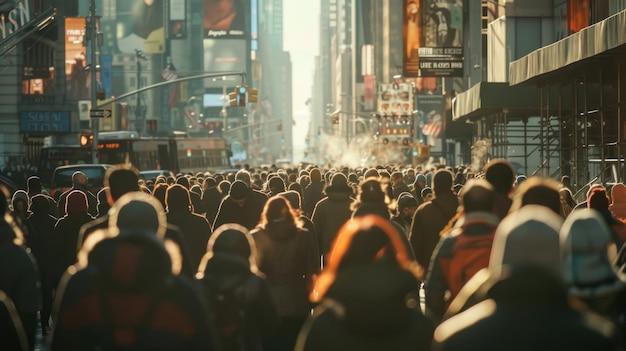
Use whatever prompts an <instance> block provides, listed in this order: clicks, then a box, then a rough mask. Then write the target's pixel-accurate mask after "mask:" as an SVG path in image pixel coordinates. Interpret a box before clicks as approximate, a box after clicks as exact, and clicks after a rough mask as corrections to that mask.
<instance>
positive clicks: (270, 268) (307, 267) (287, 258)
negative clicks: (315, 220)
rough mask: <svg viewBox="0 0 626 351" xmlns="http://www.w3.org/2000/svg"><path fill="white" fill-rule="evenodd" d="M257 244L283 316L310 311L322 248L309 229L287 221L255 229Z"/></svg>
mask: <svg viewBox="0 0 626 351" xmlns="http://www.w3.org/2000/svg"><path fill="white" fill-rule="evenodd" d="M251 234H252V236H253V237H254V241H255V243H256V247H257V265H258V267H259V269H260V270H261V272H263V273H265V275H266V277H267V282H268V284H269V287H270V294H271V295H272V298H273V301H274V304H275V306H276V308H277V311H278V315H279V316H280V317H296V316H306V315H307V314H309V313H310V309H311V304H310V303H309V291H310V286H311V283H312V278H313V276H314V275H315V274H317V273H319V269H320V263H319V252H318V250H317V246H316V245H315V241H314V238H313V237H312V235H311V234H310V233H309V232H308V231H306V230H305V229H298V228H296V227H294V226H293V224H291V223H289V222H287V221H283V222H278V223H272V224H271V225H268V226H267V227H266V228H265V229H255V230H253V231H252V232H251Z"/></svg>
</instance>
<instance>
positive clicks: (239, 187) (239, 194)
mask: <svg viewBox="0 0 626 351" xmlns="http://www.w3.org/2000/svg"><path fill="white" fill-rule="evenodd" d="M249 193H250V188H248V186H247V185H246V183H244V182H243V181H241V180H236V181H234V182H233V183H232V184H231V185H230V191H229V195H230V197H231V198H233V199H234V200H243V199H245V198H247V197H248V194H249Z"/></svg>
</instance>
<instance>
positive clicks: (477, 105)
mask: <svg viewBox="0 0 626 351" xmlns="http://www.w3.org/2000/svg"><path fill="white" fill-rule="evenodd" d="M540 103H541V96H540V91H539V89H538V88H536V87H533V86H515V87H512V86H509V83H489V82H480V83H477V84H476V85H474V86H473V87H471V88H470V89H468V90H466V91H464V92H462V93H460V94H458V95H457V96H456V98H455V99H454V101H453V102H452V119H453V120H454V121H457V120H467V119H470V120H472V119H476V118H480V117H484V116H489V115H495V114H498V113H503V112H506V113H507V116H508V117H509V118H511V119H515V118H521V117H529V116H538V115H539V112H540V110H539V109H540V106H539V105H540Z"/></svg>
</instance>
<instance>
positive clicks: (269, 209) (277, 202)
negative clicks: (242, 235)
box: [259, 195, 302, 229]
mask: <svg viewBox="0 0 626 351" xmlns="http://www.w3.org/2000/svg"><path fill="white" fill-rule="evenodd" d="M298 217H299V216H298V214H297V212H296V211H294V209H293V208H292V207H291V205H290V204H289V201H288V200H287V199H286V198H284V197H283V196H280V195H277V196H272V197H270V198H269V199H268V200H267V202H266V203H265V207H264V208H263V213H262V214H261V220H260V221H259V227H261V228H263V229H267V227H268V226H271V224H272V223H276V222H280V221H282V220H287V221H289V222H291V223H293V225H294V227H298V228H302V222H301V221H300V220H299V219H298Z"/></svg>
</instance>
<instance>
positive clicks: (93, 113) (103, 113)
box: [89, 110, 113, 118]
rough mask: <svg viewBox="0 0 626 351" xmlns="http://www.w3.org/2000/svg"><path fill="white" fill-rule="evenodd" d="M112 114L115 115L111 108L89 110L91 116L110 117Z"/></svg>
mask: <svg viewBox="0 0 626 351" xmlns="http://www.w3.org/2000/svg"><path fill="white" fill-rule="evenodd" d="M111 116H113V114H112V113H111V110H89V117H91V118H110V117H111Z"/></svg>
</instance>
